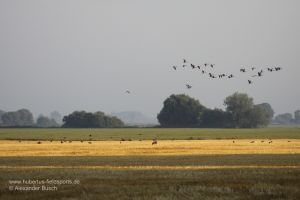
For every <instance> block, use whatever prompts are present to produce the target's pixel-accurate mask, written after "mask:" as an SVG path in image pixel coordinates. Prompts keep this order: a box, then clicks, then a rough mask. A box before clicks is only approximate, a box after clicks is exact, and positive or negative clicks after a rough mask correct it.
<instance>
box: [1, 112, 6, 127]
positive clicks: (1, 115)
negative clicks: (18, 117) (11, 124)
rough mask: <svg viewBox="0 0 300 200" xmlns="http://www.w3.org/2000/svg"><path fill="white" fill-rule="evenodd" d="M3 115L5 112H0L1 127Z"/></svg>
mask: <svg viewBox="0 0 300 200" xmlns="http://www.w3.org/2000/svg"><path fill="white" fill-rule="evenodd" d="M4 113H5V111H3V110H0V126H1V125H2V123H3V122H2V115H3V114H4Z"/></svg>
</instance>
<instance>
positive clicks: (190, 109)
mask: <svg viewBox="0 0 300 200" xmlns="http://www.w3.org/2000/svg"><path fill="white" fill-rule="evenodd" d="M163 104H164V106H163V108H162V110H161V111H160V113H159V114H158V115H157V119H158V121H159V123H160V124H161V126H163V127H197V126H200V125H201V113H202V112H203V110H204V109H205V107H204V106H203V105H201V104H200V103H199V101H198V100H195V99H193V98H191V97H189V96H187V95H184V94H179V95H174V94H173V95H171V96H170V97H168V98H167V99H166V100H165V101H164V103H163Z"/></svg>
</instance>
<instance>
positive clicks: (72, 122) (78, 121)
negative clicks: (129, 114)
mask: <svg viewBox="0 0 300 200" xmlns="http://www.w3.org/2000/svg"><path fill="white" fill-rule="evenodd" d="M63 122H64V124H63V127H72V128H111V127H122V126H124V123H123V122H122V121H121V120H120V119H118V118H116V117H110V116H106V115H105V114H104V113H103V112H100V111H99V112H96V113H90V112H85V111H75V112H73V113H71V114H69V115H67V116H64V118H63Z"/></svg>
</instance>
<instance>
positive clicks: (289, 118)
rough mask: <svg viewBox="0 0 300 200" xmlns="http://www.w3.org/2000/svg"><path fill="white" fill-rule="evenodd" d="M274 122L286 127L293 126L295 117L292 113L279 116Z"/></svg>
mask: <svg viewBox="0 0 300 200" xmlns="http://www.w3.org/2000/svg"><path fill="white" fill-rule="evenodd" d="M274 122H275V123H278V124H285V125H288V124H291V123H293V115H292V114H291V113H284V114H280V115H277V116H276V117H275V119H274Z"/></svg>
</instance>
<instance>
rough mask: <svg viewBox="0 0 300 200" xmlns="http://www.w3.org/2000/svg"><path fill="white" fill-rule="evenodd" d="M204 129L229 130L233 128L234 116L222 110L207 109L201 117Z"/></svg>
mask: <svg viewBox="0 0 300 200" xmlns="http://www.w3.org/2000/svg"><path fill="white" fill-rule="evenodd" d="M201 119H202V123H201V124H202V127H210V128H229V127H232V126H233V124H232V115H231V114H230V113H229V112H225V111H223V110H221V109H214V110H211V109H205V110H204V111H203V114H202V116H201Z"/></svg>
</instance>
